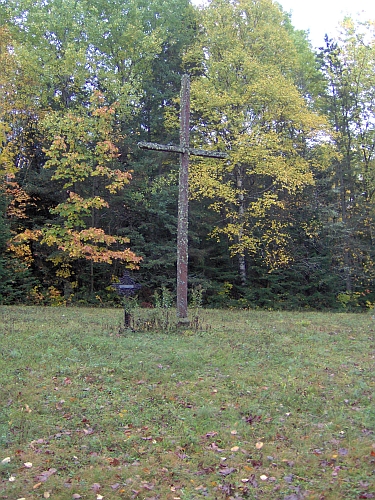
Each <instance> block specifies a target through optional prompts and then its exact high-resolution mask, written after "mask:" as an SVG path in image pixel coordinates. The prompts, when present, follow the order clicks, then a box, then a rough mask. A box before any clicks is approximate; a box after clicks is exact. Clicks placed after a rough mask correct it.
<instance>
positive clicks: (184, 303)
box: [177, 75, 190, 323]
mask: <svg viewBox="0 0 375 500" xmlns="http://www.w3.org/2000/svg"><path fill="white" fill-rule="evenodd" d="M180 107H181V111H180V147H181V149H182V150H183V153H182V154H181V155H180V173H179V188H178V222H177V317H178V321H179V322H180V323H188V322H189V318H188V299H187V294H188V288H187V286H188V224H189V215H188V213H189V211H188V210H189V208H188V203H189V201H188V200H189V149H188V148H189V122H190V80H189V77H188V75H183V76H182V81H181V105H180Z"/></svg>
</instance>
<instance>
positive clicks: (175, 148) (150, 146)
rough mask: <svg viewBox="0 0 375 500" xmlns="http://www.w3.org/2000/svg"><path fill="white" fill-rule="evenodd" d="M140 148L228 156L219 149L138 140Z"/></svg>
mask: <svg viewBox="0 0 375 500" xmlns="http://www.w3.org/2000/svg"><path fill="white" fill-rule="evenodd" d="M138 147H139V148H140V149H151V150H154V151H165V152H168V153H180V154H184V153H189V154H190V155H194V156H206V157H209V158H221V159H225V158H228V154H227V153H224V152H221V151H206V150H205V149H196V148H183V147H182V146H173V145H169V144H157V143H156V142H144V141H142V142H138Z"/></svg>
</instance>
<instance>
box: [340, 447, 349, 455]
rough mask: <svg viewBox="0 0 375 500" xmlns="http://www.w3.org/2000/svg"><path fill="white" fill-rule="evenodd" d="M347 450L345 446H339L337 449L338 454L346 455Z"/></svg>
mask: <svg viewBox="0 0 375 500" xmlns="http://www.w3.org/2000/svg"><path fill="white" fill-rule="evenodd" d="M348 453H349V451H348V450H347V449H346V448H340V449H339V455H342V456H343V455H347V454H348Z"/></svg>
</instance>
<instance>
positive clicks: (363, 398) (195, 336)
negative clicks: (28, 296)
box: [0, 306, 375, 500]
mask: <svg viewBox="0 0 375 500" xmlns="http://www.w3.org/2000/svg"><path fill="white" fill-rule="evenodd" d="M141 314H155V311H137V312H136V313H135V316H137V315H141ZM122 321H123V313H122V310H121V309H75V308H48V307H46V308H36V307H35V308H34V307H27V308H26V307H5V306H2V307H0V340H1V343H0V349H1V356H0V377H1V385H0V403H1V404H0V499H10V500H17V499H20V498H24V499H26V500H29V499H39V498H51V499H56V500H65V499H67V500H68V499H69V500H70V499H78V498H82V499H93V500H96V499H98V500H100V499H103V498H104V499H108V500H109V499H117V498H119V499H121V498H123V499H131V498H138V499H162V500H165V499H166V500H169V499H171V500H172V499H176V500H177V499H181V500H182V499H201V498H205V499H232V498H235V499H240V498H250V499H272V500H273V499H285V500H298V499H305V498H306V499H317V500H318V499H319V500H320V499H332V500H333V499H334V500H337V499H342V498H347V499H362V498H375V401H374V393H375V370H374V368H375V320H374V319H373V318H372V316H371V314H363V315H360V314H357V315H354V314H320V313H289V312H262V311H214V310H210V311H206V310H202V311H200V312H199V321H198V324H199V328H196V327H194V328H192V329H188V330H186V331H184V332H176V331H174V330H173V329H172V330H170V331H169V332H162V331H153V330H150V331H147V332H144V331H135V332H133V331H124V330H123V329H121V328H119V327H120V325H121V322H122ZM146 323H147V322H146ZM146 323H144V324H146ZM150 324H152V323H150Z"/></svg>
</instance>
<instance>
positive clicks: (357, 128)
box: [320, 18, 375, 295]
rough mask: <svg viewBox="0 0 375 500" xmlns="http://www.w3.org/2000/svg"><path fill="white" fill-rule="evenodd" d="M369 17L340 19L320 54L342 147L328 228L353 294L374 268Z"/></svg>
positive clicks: (325, 100) (328, 107) (374, 46)
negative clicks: (338, 29)
mask: <svg viewBox="0 0 375 500" xmlns="http://www.w3.org/2000/svg"><path fill="white" fill-rule="evenodd" d="M374 34H375V33H374V27H373V25H372V24H371V23H364V24H362V23H358V24H356V23H354V22H353V21H352V20H351V19H350V18H347V19H345V20H344V21H343V23H342V32H341V35H340V37H339V38H338V39H337V40H336V41H334V40H330V39H329V38H328V37H326V45H325V48H324V50H322V52H321V54H320V59H321V67H322V72H323V74H324V76H325V78H326V92H325V93H324V95H323V97H322V109H323V110H324V112H325V113H326V114H327V116H328V118H329V120H330V122H331V123H332V126H333V128H334V131H335V134H334V136H333V137H334V144H335V146H336V148H337V151H338V156H337V158H336V161H335V162H334V163H333V164H332V169H331V177H330V179H331V186H332V195H334V196H331V199H330V205H329V207H330V209H331V210H330V214H331V216H330V217H329V218H328V219H326V227H327V228H330V231H329V234H330V241H331V245H332V246H333V248H334V249H335V250H334V253H335V255H336V258H335V266H336V272H337V273H338V274H339V275H340V276H341V277H342V282H343V286H342V288H343V290H345V291H346V292H347V293H348V294H349V295H350V294H352V293H354V292H356V291H358V290H361V291H363V290H364V289H368V288H371V286H372V283H373V279H374V277H375V276H374V273H373V270H372V269H373V263H374V258H375V255H374V252H373V250H372V247H373V234H374V215H375V214H374V208H373V206H374V195H375V170H374V167H375V125H374V123H375V121H374V117H375V77H374V71H373V70H374V65H375V43H374Z"/></svg>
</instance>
